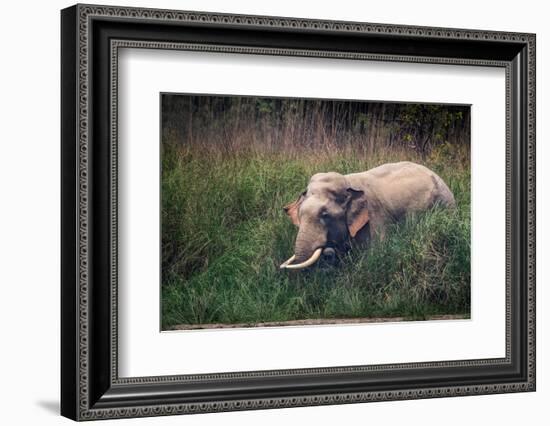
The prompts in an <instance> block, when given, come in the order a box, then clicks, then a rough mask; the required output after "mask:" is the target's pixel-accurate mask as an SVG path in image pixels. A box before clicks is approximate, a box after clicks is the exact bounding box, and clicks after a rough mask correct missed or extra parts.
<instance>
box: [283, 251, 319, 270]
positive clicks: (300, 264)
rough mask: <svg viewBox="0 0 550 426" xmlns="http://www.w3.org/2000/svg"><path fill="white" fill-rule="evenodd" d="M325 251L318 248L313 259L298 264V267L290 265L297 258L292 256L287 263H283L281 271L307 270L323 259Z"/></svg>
mask: <svg viewBox="0 0 550 426" xmlns="http://www.w3.org/2000/svg"><path fill="white" fill-rule="evenodd" d="M322 251H323V248H322V247H320V248H318V249H317V250H315V251H314V252H313V254H312V255H311V257H310V258H309V259H308V260H306V261H305V262H302V263H298V264H296V265H289V263H290V262H291V261H292V260H294V258H295V256H292V257H291V258H290V259H288V260H287V261H286V262H285V263H283V264H282V265H281V269H285V268H286V269H304V268H307V267H308V266H311V265H313V264H314V263H315V262H317V260H319V258H320V257H321V252H322Z"/></svg>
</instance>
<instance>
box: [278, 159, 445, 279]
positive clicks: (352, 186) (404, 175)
mask: <svg viewBox="0 0 550 426" xmlns="http://www.w3.org/2000/svg"><path fill="white" fill-rule="evenodd" d="M435 205H440V206H442V207H447V208H454V207H455V199H454V196H453V194H452V192H451V191H450V189H449V187H448V186H447V185H446V184H445V182H443V180H442V179H441V178H440V177H439V176H438V175H437V174H435V173H434V172H432V171H431V170H430V169H428V168H426V167H424V166H422V165H420V164H415V163H411V162H408V161H403V162H399V163H388V164H383V165H381V166H378V167H376V168H374V169H371V170H368V171H366V172H362V173H352V174H349V175H341V174H339V173H335V172H329V173H317V174H315V175H313V176H312V177H311V179H310V181H309V184H308V186H307V189H306V190H305V191H304V192H303V193H302V194H301V195H300V196H298V198H297V199H296V201H294V202H292V203H290V204H288V205H287V206H285V207H284V210H285V212H286V213H287V215H288V216H289V218H290V220H292V222H293V223H294V224H295V225H296V226H297V227H298V235H297V237H296V243H295V248H294V255H293V256H292V257H290V259H288V260H287V261H286V262H284V263H283V264H282V265H281V269H303V268H307V267H308V266H311V265H313V264H314V263H315V262H317V261H318V260H319V259H320V258H321V257H323V259H324V260H326V261H328V262H329V263H333V262H334V260H335V259H336V254H337V253H338V252H339V253H342V252H346V251H347V250H349V248H350V247H351V242H358V243H362V242H367V241H369V240H370V239H371V237H373V236H375V235H376V236H378V237H379V238H383V237H384V233H385V227H386V225H387V224H389V223H394V222H399V221H400V220H402V219H403V218H404V217H405V216H406V215H407V214H408V213H414V212H421V211H425V210H428V209H430V208H432V207H433V206H435Z"/></svg>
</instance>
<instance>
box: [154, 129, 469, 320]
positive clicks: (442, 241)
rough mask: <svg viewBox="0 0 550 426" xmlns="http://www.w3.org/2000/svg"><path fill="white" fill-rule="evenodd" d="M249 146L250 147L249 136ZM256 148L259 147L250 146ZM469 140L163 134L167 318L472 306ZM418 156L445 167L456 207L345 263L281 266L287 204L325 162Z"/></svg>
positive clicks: (392, 312)
mask: <svg viewBox="0 0 550 426" xmlns="http://www.w3.org/2000/svg"><path fill="white" fill-rule="evenodd" d="M243 146H246V144H243ZM250 146H252V147H254V144H251V145H250ZM468 149H469V148H468V147H467V146H459V145H457V146H454V145H453V146H451V145H449V144H443V145H441V146H439V147H438V148H437V149H434V150H433V151H432V152H431V154H430V155H429V156H427V157H424V158H421V157H420V156H418V154H416V153H414V152H407V151H398V150H395V149H394V150H384V149H381V150H377V151H376V152H375V153H374V154H373V153H368V152H362V151H361V150H360V149H353V147H351V146H350V147H346V146H343V147H339V148H338V147H334V146H331V147H327V149H320V148H319V147H316V148H315V149H313V148H311V149H309V148H307V147H301V148H300V149H293V150H285V151H283V152H278V151H277V150H261V149H254V148H252V149H239V150H226V151H222V150H214V151H208V150H204V149H196V147H192V146H191V147H190V146H187V147H186V146H184V145H180V144H177V143H173V141H170V139H167V140H165V141H164V143H163V154H162V327H163V329H166V328H170V327H171V326H174V325H176V324H205V323H256V322H264V321H285V320H294V319H317V318H345V317H348V318H349V317H391V316H404V317H407V318H410V319H422V318H426V317H428V316H430V315H434V314H466V315H467V314H469V311H470V168H469V152H468ZM401 160H412V161H415V162H419V163H422V164H424V165H426V166H427V167H429V168H431V169H432V170H434V171H435V172H436V173H438V174H439V175H440V176H441V177H442V178H443V179H444V180H445V182H446V183H447V184H448V185H449V187H450V189H451V190H452V192H453V193H454V195H455V198H456V201H457V206H458V207H457V209H456V210H441V209H434V210H433V211H430V212H427V213H426V214H421V215H417V216H416V217H409V218H407V220H406V221H405V223H403V224H399V225H392V226H391V227H390V229H389V232H388V234H387V235H386V238H385V239H384V241H374V242H373V243H372V244H371V245H370V246H369V248H368V249H357V248H356V249H354V250H352V251H350V253H349V254H348V255H346V256H345V258H344V259H342V262H341V264H340V265H339V266H337V267H334V268H328V269H327V268H322V267H320V266H315V267H313V268H311V269H310V270H308V271H301V272H291V271H281V270H279V268H278V265H279V264H280V263H281V262H282V261H284V260H286V259H287V258H288V257H289V256H290V255H291V254H292V251H293V244H294V239H295V236H296V232H297V230H296V228H295V227H294V225H292V223H291V222H290V221H289V220H288V218H287V217H286V215H285V214H284V212H283V210H282V206H284V205H285V204H287V203H288V202H290V201H292V200H294V199H295V198H296V196H297V195H298V194H299V193H300V192H301V191H303V190H304V188H305V186H306V185H307V182H308V180H309V178H310V176H311V175H313V174H314V173H317V172H321V171H336V172H339V173H343V174H347V173H352V172H358V171H364V170H368V169H370V168H372V167H375V166H377V165H380V164H382V163H385V162H391V161H401Z"/></svg>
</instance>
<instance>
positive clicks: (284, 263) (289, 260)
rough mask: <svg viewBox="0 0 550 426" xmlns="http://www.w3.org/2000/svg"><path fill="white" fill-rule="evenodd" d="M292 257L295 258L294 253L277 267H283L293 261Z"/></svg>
mask: <svg viewBox="0 0 550 426" xmlns="http://www.w3.org/2000/svg"><path fill="white" fill-rule="evenodd" d="M294 259H296V255H292V256H291V257H290V258H289V259H288V260H287V261H286V262H283V263H282V264H281V266H279V268H281V269H285V268H286V266H287V265H288V264H289V263H292V262H294Z"/></svg>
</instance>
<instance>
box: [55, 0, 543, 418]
mask: <svg viewBox="0 0 550 426" xmlns="http://www.w3.org/2000/svg"><path fill="white" fill-rule="evenodd" d="M535 41H536V38H535V35H534V34H523V33H510V32H494V31H479V30H464V29H448V28H426V27H413V26H402V25H386V24H369V23H357V22H335V21H319V20H308V19H294V18H280V17H265V16H242V15H227V14H214V13H202V12H185V11H170V10H156V9H139V8H127V7H107V6H96V5H76V6H73V7H70V8H67V9H64V10H63V11H62V12H61V51H62V75H61V82H62V84H61V86H62V92H61V100H62V120H61V134H62V140H61V161H62V183H61V192H62V217H61V221H62V235H61V241H62V253H61V255H62V282H61V321H62V328H61V338H62V341H61V344H62V348H61V349H62V350H61V370H62V372H61V373H62V374H61V385H62V386H61V413H62V415H64V416H66V417H69V418H71V419H74V420H92V419H105V418H122V417H141V416H160V415H170V414H187V413H205V412H217V411H230V410H247V409H266V408H281V407H293V406H309V405H323V404H344V403H355V402H369V401H383V400H401V399H416V398H436V397H445V396H464V395H478V394H490V393H505V392H523V391H534V390H535ZM122 47H132V48H138V49H139V48H146V49H165V50H170V49H176V50H179V49H184V50H196V51H201V52H202V51H209V52H224V53H238V54H250V53H254V54H260V55H273V56H299V57H315V58H331V59H350V60H370V61H395V62H412V63H428V64H452V65H462V66H471V65H482V66H490V67H499V68H503V69H504V70H505V73H506V127H507V128H506V207H507V209H506V229H505V230H503V232H505V233H506V342H505V346H506V351H505V352H506V355H505V357H503V358H491V359H474V360H457V361H437V362H419V363H404V364H377V365H361V366H326V367H323V368H306V369H285V370H268V371H263V370H262V371H249V372H238V373H236V372H226V373H224V372H220V373H212V374H193V375H173V376H151V377H130V378H128V377H119V374H118V363H119V359H118V322H117V306H118V293H117V289H118V287H117V283H118V282H117V277H118V275H117V259H118V255H119V253H118V241H117V232H118V216H117V201H118V198H117V197H118V186H117V176H118V175H117V159H118V157H117V155H118V151H117V114H118V110H117V105H118V104H117V88H118V84H119V78H120V76H118V74H117V71H118V68H117V66H118V65H117V64H118V62H117V61H118V59H117V58H118V50H119V49H120V48H122Z"/></svg>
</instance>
